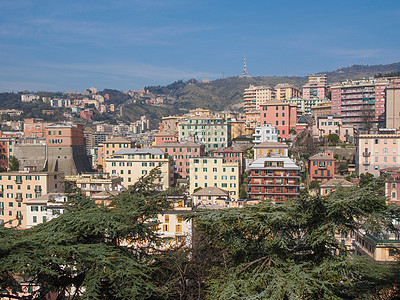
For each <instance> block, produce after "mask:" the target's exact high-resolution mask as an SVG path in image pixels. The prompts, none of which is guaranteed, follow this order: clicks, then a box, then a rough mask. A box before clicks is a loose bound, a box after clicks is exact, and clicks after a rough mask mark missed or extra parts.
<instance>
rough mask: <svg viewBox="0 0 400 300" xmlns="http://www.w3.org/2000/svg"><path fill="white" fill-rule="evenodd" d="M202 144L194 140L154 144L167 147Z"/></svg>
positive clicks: (158, 146) (157, 146) (198, 145)
mask: <svg viewBox="0 0 400 300" xmlns="http://www.w3.org/2000/svg"><path fill="white" fill-rule="evenodd" d="M200 146H202V145H200V144H197V143H194V142H183V143H182V142H165V143H161V144H158V145H156V146H153V148H165V147H167V148H168V147H200Z"/></svg>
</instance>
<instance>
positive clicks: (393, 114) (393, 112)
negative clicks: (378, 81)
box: [385, 83, 400, 129]
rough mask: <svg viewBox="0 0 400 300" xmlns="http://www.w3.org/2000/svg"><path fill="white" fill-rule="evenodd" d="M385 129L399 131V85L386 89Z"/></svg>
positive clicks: (391, 85)
mask: <svg viewBox="0 0 400 300" xmlns="http://www.w3.org/2000/svg"><path fill="white" fill-rule="evenodd" d="M385 104H386V109H385V115H386V118H385V119H386V120H385V121H386V126H385V127H386V128H395V129H400V83H391V84H389V85H388V86H387V87H386V103H385Z"/></svg>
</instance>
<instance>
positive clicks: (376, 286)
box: [0, 173, 400, 300]
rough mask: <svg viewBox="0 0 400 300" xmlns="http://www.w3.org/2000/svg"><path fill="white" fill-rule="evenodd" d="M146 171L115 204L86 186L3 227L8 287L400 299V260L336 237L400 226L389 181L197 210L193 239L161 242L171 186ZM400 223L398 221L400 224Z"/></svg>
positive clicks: (73, 292)
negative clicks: (17, 225) (58, 205)
mask: <svg viewBox="0 0 400 300" xmlns="http://www.w3.org/2000/svg"><path fill="white" fill-rule="evenodd" d="M152 176H155V174H154V173H152V174H151V175H150V176H148V177H145V178H143V179H142V180H141V181H139V182H138V183H137V184H135V185H134V186H133V187H130V188H129V190H128V191H126V192H123V193H121V194H120V195H119V196H117V197H116V198H115V199H113V201H112V204H111V205H110V206H109V207H104V206H100V207H99V206H97V205H95V204H94V203H93V202H92V201H91V200H90V199H88V198H86V197H85V196H83V195H82V194H80V193H79V192H75V193H73V194H72V195H71V197H70V201H69V203H68V213H66V214H63V215H60V216H59V217H58V218H56V219H53V220H51V221H50V222H47V223H43V224H40V225H37V226H35V227H33V228H30V229H27V230H16V229H13V228H1V229H0V290H1V291H2V292H0V294H2V295H0V296H4V294H9V293H11V292H13V293H14V294H15V292H16V291H18V290H19V289H20V288H21V281H23V282H26V283H28V284H32V285H35V286H38V287H39V290H38V291H37V292H35V293H34V294H33V296H34V297H35V298H38V299H42V298H44V296H45V295H47V294H48V293H50V292H53V293H55V294H57V295H59V297H58V298H59V299H64V298H66V297H69V299H221V300H222V299H361V298H367V299H368V298H374V297H378V296H379V297H378V298H379V299H395V297H396V296H399V295H397V293H398V292H399V284H400V282H399V281H400V276H399V275H400V272H399V268H398V266H397V265H383V264H379V263H375V262H373V261H372V260H370V259H368V258H366V257H356V256H352V255H351V254H350V253H349V251H348V249H347V248H346V247H345V246H344V245H342V244H341V243H339V242H338V240H337V238H336V236H337V235H344V236H345V235H348V234H350V233H351V232H355V231H357V230H365V231H367V232H377V233H380V232H387V231H396V228H395V227H394V226H393V220H397V221H399V220H400V217H399V210H398V208H397V207H396V206H388V205H386V202H385V201H386V199H385V197H384V195H383V194H382V190H381V189H379V188H377V186H378V184H379V180H375V179H373V178H370V176H368V175H367V176H365V178H364V179H367V177H368V179H369V181H370V182H369V183H367V182H364V181H363V182H362V187H361V188H359V187H354V188H351V189H348V190H343V189H341V188H340V187H339V188H338V189H337V191H335V192H332V193H331V194H329V195H328V196H326V197H321V196H319V195H317V196H310V195H308V194H307V193H302V195H301V197H300V198H299V199H291V200H289V201H287V202H286V203H284V204H283V205H275V204H272V203H270V202H268V201H265V202H263V203H261V204H259V205H254V206H247V207H245V208H241V209H222V210H198V211H197V212H195V213H193V214H192V215H191V216H189V217H187V218H189V219H193V220H194V224H195V228H196V230H195V232H194V234H193V237H192V247H191V248H187V249H183V248H179V249H169V250H165V251H164V250H159V249H160V248H159V247H158V245H160V243H161V242H162V241H163V239H162V238H161V237H160V236H159V234H157V231H156V230H155V228H156V225H157V221H156V217H155V216H156V215H157V214H163V213H165V212H166V211H167V210H168V209H170V203H169V202H168V201H167V198H166V197H167V195H168V194H169V192H157V191H155V190H154V189H153V188H152V182H153V179H154V178H153V177H152ZM396 232H397V231H396Z"/></svg>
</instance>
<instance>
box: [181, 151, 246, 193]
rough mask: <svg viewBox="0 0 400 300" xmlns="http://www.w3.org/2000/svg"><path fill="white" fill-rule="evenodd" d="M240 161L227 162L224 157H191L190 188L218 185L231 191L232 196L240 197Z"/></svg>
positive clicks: (192, 190)
mask: <svg viewBox="0 0 400 300" xmlns="http://www.w3.org/2000/svg"><path fill="white" fill-rule="evenodd" d="M239 174H240V165H239V163H238V162H229V163H228V162H226V161H225V159H224V158H223V157H198V158H191V159H190V189H189V193H190V194H193V192H194V190H195V189H197V188H205V187H212V186H216V187H219V188H222V189H224V190H226V191H228V192H229V194H230V196H231V197H232V198H236V199H237V198H238V197H239Z"/></svg>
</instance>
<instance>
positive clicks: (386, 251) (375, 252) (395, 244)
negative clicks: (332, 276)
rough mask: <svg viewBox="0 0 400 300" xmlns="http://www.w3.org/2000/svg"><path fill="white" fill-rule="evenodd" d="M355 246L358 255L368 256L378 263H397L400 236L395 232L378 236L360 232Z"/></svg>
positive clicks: (356, 236)
mask: <svg viewBox="0 0 400 300" xmlns="http://www.w3.org/2000/svg"><path fill="white" fill-rule="evenodd" d="M397 227H398V225H397ZM355 244H356V247H355V254H356V255H367V256H368V257H370V258H371V259H373V260H375V261H378V262H392V263H395V262H396V261H397V255H396V253H397V249H398V248H399V247H400V236H399V234H398V233H393V232H383V233H379V234H378V233H370V232H365V231H361V230H360V231H358V232H356V235H355Z"/></svg>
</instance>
